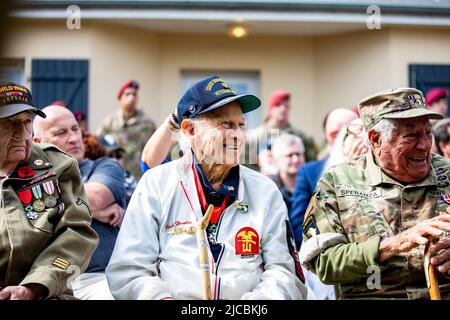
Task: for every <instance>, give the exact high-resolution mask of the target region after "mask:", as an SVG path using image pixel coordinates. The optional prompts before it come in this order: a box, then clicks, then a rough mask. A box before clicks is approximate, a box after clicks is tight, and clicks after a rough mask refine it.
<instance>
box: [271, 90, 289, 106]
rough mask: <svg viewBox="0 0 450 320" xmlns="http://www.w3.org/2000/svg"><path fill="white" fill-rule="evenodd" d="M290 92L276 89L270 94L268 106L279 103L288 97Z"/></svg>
mask: <svg viewBox="0 0 450 320" xmlns="http://www.w3.org/2000/svg"><path fill="white" fill-rule="evenodd" d="M290 96H291V94H290V93H289V92H287V91H284V90H277V91H275V92H274V93H272V95H271V96H270V99H269V107H270V108H273V107H276V106H278V105H280V104H281V103H282V102H283V101H284V100H286V99H289V98H290Z"/></svg>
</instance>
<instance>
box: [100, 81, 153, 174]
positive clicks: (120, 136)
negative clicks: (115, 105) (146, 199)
mask: <svg viewBox="0 0 450 320" xmlns="http://www.w3.org/2000/svg"><path fill="white" fill-rule="evenodd" d="M138 89H139V84H138V83H137V82H136V81H134V80H129V81H127V82H125V83H123V84H122V85H121V86H120V88H119V90H118V92H117V100H119V104H120V110H117V112H115V113H114V114H112V115H111V116H109V117H108V118H107V119H106V120H105V122H104V123H103V125H102V126H101V127H100V129H99V130H98V132H97V134H98V135H105V134H110V135H112V136H113V137H114V138H115V139H116V141H117V142H118V144H119V146H120V147H121V148H123V149H124V150H125V154H124V156H123V158H124V161H123V162H124V164H125V170H127V171H129V173H130V174H131V175H132V176H134V177H135V178H136V179H137V180H139V178H140V177H141V176H142V172H141V167H140V159H141V153H142V150H143V149H144V146H145V144H146V142H147V140H148V139H149V138H150V136H151V135H152V134H153V132H155V129H156V127H155V123H154V122H153V121H152V120H151V119H149V118H148V117H147V116H146V115H145V114H144V112H143V111H142V110H139V109H137V107H136V104H137V93H138Z"/></svg>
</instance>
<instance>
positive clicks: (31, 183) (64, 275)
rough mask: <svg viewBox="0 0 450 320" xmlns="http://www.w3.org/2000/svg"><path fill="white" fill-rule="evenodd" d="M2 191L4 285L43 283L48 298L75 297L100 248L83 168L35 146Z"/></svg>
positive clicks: (0, 277) (0, 268)
mask: <svg viewBox="0 0 450 320" xmlns="http://www.w3.org/2000/svg"><path fill="white" fill-rule="evenodd" d="M0 187H1V188H0V192H1V197H0V200H1V204H0V286H1V287H6V286H17V285H25V284H29V283H39V284H42V285H43V286H45V287H47V289H48V292H49V295H48V297H53V296H57V295H59V294H62V293H70V290H69V288H68V283H69V282H70V281H71V279H72V278H74V277H75V276H77V275H78V274H80V273H81V272H83V271H84V270H85V269H86V267H87V265H88V263H89V260H90V258H91V254H92V252H93V251H94V249H95V248H96V246H97V243H98V236H97V234H96V233H95V231H94V230H93V229H92V228H91V227H90V224H91V215H90V212H89V208H88V205H87V203H86V196H85V193H84V188H83V184H82V183H81V181H80V174H79V171H78V163H77V162H76V160H74V159H73V158H71V157H69V156H68V155H66V154H65V153H63V152H62V151H60V150H59V149H58V148H56V147H55V146H53V145H48V144H33V146H32V151H31V156H30V158H29V160H28V161H27V162H23V163H20V164H19V165H18V166H17V168H16V170H15V171H14V172H13V173H12V174H11V175H10V176H9V178H7V179H4V180H2V181H1V185H0Z"/></svg>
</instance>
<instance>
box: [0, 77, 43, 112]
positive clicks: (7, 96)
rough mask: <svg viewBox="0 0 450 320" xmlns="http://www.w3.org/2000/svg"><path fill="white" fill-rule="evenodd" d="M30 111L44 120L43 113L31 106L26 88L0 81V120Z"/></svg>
mask: <svg viewBox="0 0 450 320" xmlns="http://www.w3.org/2000/svg"><path fill="white" fill-rule="evenodd" d="M24 111H31V112H34V113H35V114H37V115H38V116H41V117H42V118H45V117H46V115H45V113H44V112H42V111H41V110H39V109H38V108H36V107H35V106H34V104H33V99H32V97H31V92H30V90H28V89H27V88H26V87H24V86H22V85H20V84H17V83H14V82H11V81H7V80H0V119H4V118H9V117H12V116H14V115H16V114H18V113H21V112H24Z"/></svg>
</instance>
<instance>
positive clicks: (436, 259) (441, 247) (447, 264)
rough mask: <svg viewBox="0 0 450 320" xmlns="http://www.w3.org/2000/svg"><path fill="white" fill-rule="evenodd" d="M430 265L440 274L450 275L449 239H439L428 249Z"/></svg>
mask: <svg viewBox="0 0 450 320" xmlns="http://www.w3.org/2000/svg"><path fill="white" fill-rule="evenodd" d="M429 252H430V255H431V257H432V258H431V261H430V262H431V264H432V265H435V266H436V268H437V270H438V271H439V272H441V273H446V274H448V275H450V237H445V238H442V239H440V240H439V241H438V242H436V243H435V244H433V245H431V246H430V248H429Z"/></svg>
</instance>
